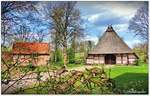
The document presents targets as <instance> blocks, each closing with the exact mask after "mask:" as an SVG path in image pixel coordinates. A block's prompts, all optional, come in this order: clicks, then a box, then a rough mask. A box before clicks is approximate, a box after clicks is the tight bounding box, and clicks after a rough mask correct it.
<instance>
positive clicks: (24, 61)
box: [13, 55, 50, 66]
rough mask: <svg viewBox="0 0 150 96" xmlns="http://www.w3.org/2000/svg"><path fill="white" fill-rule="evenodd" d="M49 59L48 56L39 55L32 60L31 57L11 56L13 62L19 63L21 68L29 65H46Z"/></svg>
mask: <svg viewBox="0 0 150 96" xmlns="http://www.w3.org/2000/svg"><path fill="white" fill-rule="evenodd" d="M49 58H50V56H49V55H39V56H37V57H33V58H32V57H31V55H13V61H14V62H18V63H20V65H21V66H26V65H28V64H29V63H32V64H33V65H35V66H38V65H46V64H47V62H48V60H49Z"/></svg>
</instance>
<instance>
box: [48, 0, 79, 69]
mask: <svg viewBox="0 0 150 96" xmlns="http://www.w3.org/2000/svg"><path fill="white" fill-rule="evenodd" d="M75 4H76V2H61V3H60V4H58V5H56V6H54V7H53V8H52V11H51V13H50V18H51V19H52V26H53V28H54V29H55V31H56V33H58V34H57V36H58V38H59V39H58V42H59V44H60V45H61V46H62V47H63V55H64V56H63V57H64V66H65V68H66V67H67V61H68V60H67V47H68V40H70V39H71V38H72V36H73V32H75V29H76V27H77V25H79V20H80V13H79V10H77V9H75Z"/></svg>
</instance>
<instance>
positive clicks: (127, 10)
mask: <svg viewBox="0 0 150 96" xmlns="http://www.w3.org/2000/svg"><path fill="white" fill-rule="evenodd" d="M143 3H144V2H143V1H136V2H131V1H124V2H123V1H120V2H113V1H108V2H106V1H105V2H104V1H95V2H93V1H86V2H85V1H80V2H77V5H76V7H77V8H78V9H79V10H80V12H81V18H82V20H83V24H82V26H83V28H84V29H85V31H86V32H87V33H88V36H87V37H86V39H87V40H92V41H95V43H97V41H98V37H99V36H101V35H102V34H103V33H104V32H105V30H106V28H107V26H108V25H110V24H112V26H113V28H114V30H115V31H116V32H117V33H118V35H119V36H120V37H121V38H123V40H124V41H125V42H126V43H127V44H128V45H129V47H131V48H132V47H133V45H134V44H135V43H140V42H141V41H140V39H139V38H137V37H135V36H134V34H133V33H132V32H130V31H129V30H128V24H129V20H130V19H131V18H132V17H133V16H134V14H135V13H136V11H137V9H139V8H140V7H141V6H143Z"/></svg>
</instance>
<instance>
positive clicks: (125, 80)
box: [107, 64, 148, 94]
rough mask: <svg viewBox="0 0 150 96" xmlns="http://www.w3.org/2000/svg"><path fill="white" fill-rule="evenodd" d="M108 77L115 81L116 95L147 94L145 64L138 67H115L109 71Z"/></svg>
mask: <svg viewBox="0 0 150 96" xmlns="http://www.w3.org/2000/svg"><path fill="white" fill-rule="evenodd" d="M107 72H108V70H107ZM110 77H111V78H112V79H113V80H115V83H116V89H117V93H118V92H120V93H126V94H130V93H134V92H135V93H148V65H147V64H144V65H140V66H115V67H113V68H112V69H111V72H110Z"/></svg>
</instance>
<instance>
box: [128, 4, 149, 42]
mask: <svg viewBox="0 0 150 96" xmlns="http://www.w3.org/2000/svg"><path fill="white" fill-rule="evenodd" d="M148 24H149V22H148V3H145V4H144V6H142V7H141V8H139V9H138V10H137V12H136V14H135V15H134V17H133V18H132V19H131V20H130V22H129V27H128V28H129V30H131V31H133V32H134V33H135V35H136V36H140V37H141V38H142V39H143V40H144V41H146V42H147V41H148Z"/></svg>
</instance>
